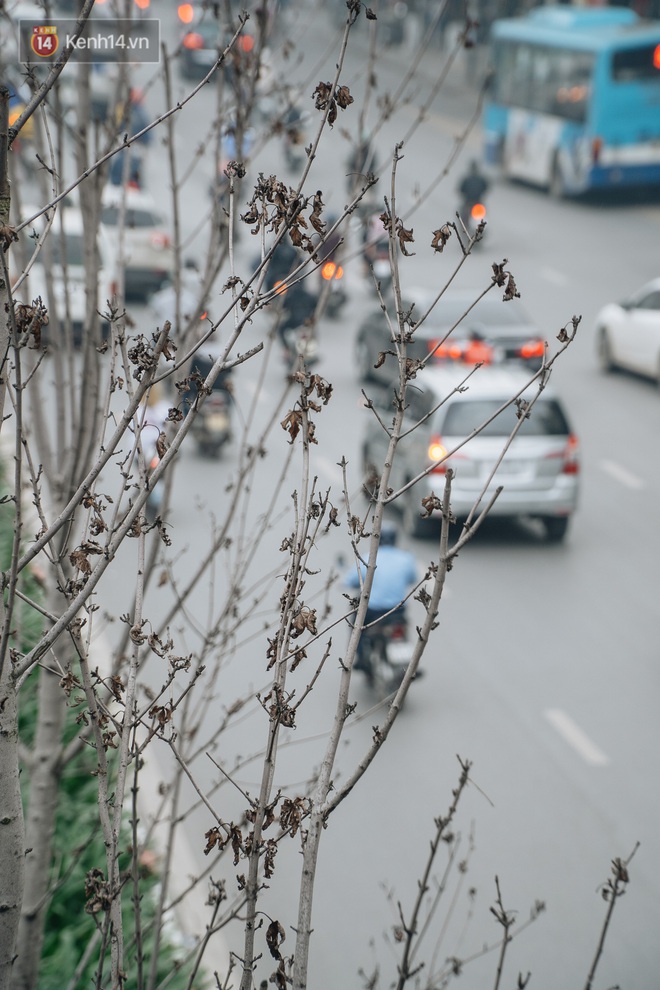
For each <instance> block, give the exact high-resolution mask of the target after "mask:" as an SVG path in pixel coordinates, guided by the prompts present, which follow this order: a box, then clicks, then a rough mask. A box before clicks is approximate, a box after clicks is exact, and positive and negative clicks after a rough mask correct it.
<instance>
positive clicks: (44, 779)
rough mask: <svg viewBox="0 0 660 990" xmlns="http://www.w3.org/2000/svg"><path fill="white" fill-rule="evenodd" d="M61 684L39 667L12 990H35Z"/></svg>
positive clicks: (45, 903)
mask: <svg viewBox="0 0 660 990" xmlns="http://www.w3.org/2000/svg"><path fill="white" fill-rule="evenodd" d="M59 682H60V678H59V676H58V675H57V674H53V673H51V672H50V671H49V670H46V669H45V668H42V669H41V671H40V674H39V703H38V712H37V720H38V721H37V730H36V736H35V742H34V750H33V753H32V761H31V767H30V789H29V796H28V799H27V814H26V823H25V847H26V854H25V893H24V896H23V910H22V913H21V920H20V925H19V932H18V944H17V958H16V962H15V964H14V970H13V973H12V983H11V986H12V990H34V988H35V987H36V986H37V980H38V976H39V963H40V961H41V947H42V944H43V937H44V920H45V916H46V911H47V909H48V900H49V899H48V888H49V882H50V870H51V859H52V841H53V833H54V831H55V816H56V813H57V798H58V792H59V783H60V769H61V765H60V760H61V747H62V727H63V724H64V715H65V711H66V706H65V700H64V692H63V691H62V689H61V687H60V684H59Z"/></svg>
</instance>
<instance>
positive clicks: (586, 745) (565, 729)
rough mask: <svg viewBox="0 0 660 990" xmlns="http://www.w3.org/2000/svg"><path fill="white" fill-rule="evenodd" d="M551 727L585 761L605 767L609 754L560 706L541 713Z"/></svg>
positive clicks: (594, 765) (595, 765)
mask: <svg viewBox="0 0 660 990" xmlns="http://www.w3.org/2000/svg"><path fill="white" fill-rule="evenodd" d="M543 714H544V716H545V718H546V719H547V721H548V722H549V723H550V725H551V726H552V728H553V729H554V730H555V731H556V732H557V733H558V734H559V735H560V736H561V737H562V739H563V740H564V742H567V743H568V745H569V746H571V747H572V749H574V750H575V752H576V753H578V754H579V755H580V756H581V757H582V759H583V760H584V762H585V763H589V764H590V765H591V766H593V767H606V766H608V764H609V762H610V758H609V756H607V754H606V753H604V752H603V751H602V749H600V748H599V747H598V746H597V745H596V743H595V742H593V741H592V740H591V739H590V738H589V736H588V735H587V734H586V732H583V731H582V729H581V728H580V726H579V725H577V723H576V722H574V721H573V719H572V718H571V717H570V715H567V714H566V712H564V711H562V710H561V708H547V709H546V710H545V712H544V713H543Z"/></svg>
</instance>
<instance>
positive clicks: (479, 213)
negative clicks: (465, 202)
mask: <svg viewBox="0 0 660 990" xmlns="http://www.w3.org/2000/svg"><path fill="white" fill-rule="evenodd" d="M470 212H471V214H472V219H473V220H477V221H479V220H485V218H486V207H485V206H484V204H483V203H475V204H474V206H473V207H472V209H471V211H470Z"/></svg>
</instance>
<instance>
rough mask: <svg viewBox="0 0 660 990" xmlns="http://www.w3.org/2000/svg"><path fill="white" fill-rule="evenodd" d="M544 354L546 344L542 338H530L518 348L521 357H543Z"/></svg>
mask: <svg viewBox="0 0 660 990" xmlns="http://www.w3.org/2000/svg"><path fill="white" fill-rule="evenodd" d="M544 354H545V344H544V343H543V341H542V340H528V341H527V343H525V344H523V345H522V347H519V348H518V356H519V357H521V358H526V359H528V358H542V357H543V356H544Z"/></svg>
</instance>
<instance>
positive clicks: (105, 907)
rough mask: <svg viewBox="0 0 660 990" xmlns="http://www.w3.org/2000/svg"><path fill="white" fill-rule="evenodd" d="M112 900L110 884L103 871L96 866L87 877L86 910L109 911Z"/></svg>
mask: <svg viewBox="0 0 660 990" xmlns="http://www.w3.org/2000/svg"><path fill="white" fill-rule="evenodd" d="M111 902H112V897H111V895H110V885H109V883H108V881H107V880H106V879H105V876H104V874H103V871H102V870H99V869H98V868H97V867H94V868H93V869H91V870H90V871H89V873H88V874H87V875H86V877H85V911H86V912H87V914H99V913H100V912H102V911H104V912H105V911H109V910H110V905H111Z"/></svg>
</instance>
